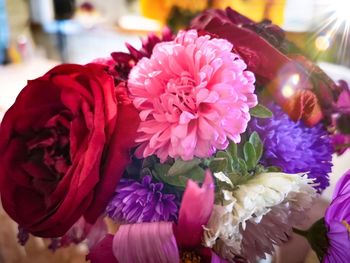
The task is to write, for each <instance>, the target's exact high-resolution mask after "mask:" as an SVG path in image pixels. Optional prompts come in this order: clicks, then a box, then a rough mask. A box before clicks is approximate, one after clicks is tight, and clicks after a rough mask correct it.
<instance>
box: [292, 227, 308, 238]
mask: <svg viewBox="0 0 350 263" xmlns="http://www.w3.org/2000/svg"><path fill="white" fill-rule="evenodd" d="M293 232H294V233H296V234H298V235H300V236H303V237H305V238H307V235H308V233H309V232H308V231H307V230H306V231H305V230H301V229H298V228H294V227H293Z"/></svg>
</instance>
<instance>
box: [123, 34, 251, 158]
mask: <svg viewBox="0 0 350 263" xmlns="http://www.w3.org/2000/svg"><path fill="white" fill-rule="evenodd" d="M232 47H233V46H232V44H230V43H229V42H228V41H226V40H224V39H217V38H213V39H211V37H210V36H208V35H204V36H198V34H197V31H195V30H190V31H181V32H180V33H179V34H178V35H177V37H176V38H175V40H174V41H169V42H163V43H159V44H157V45H156V46H155V47H154V49H153V53H152V55H151V57H150V58H146V57H144V58H142V59H141V60H140V61H139V62H138V64H137V65H136V66H134V67H133V69H132V70H131V72H130V75H129V81H128V87H129V90H130V93H131V95H132V96H133V97H134V105H135V107H136V108H137V109H138V110H139V111H140V118H141V123H140V126H139V132H140V136H139V137H138V138H137V142H139V143H140V144H141V145H140V147H139V148H138V150H137V152H136V155H137V156H138V157H147V156H150V155H153V154H156V155H157V156H158V157H159V158H160V159H161V161H165V160H166V159H167V157H168V156H170V157H173V158H176V157H181V158H182V159H183V160H191V159H192V158H193V157H194V156H197V157H208V156H211V155H212V154H213V153H214V152H215V151H216V150H217V149H225V148H226V147H227V146H228V143H229V139H230V140H232V141H234V142H236V143H238V142H239V141H240V134H241V133H243V132H244V131H245V130H246V127H247V123H248V121H249V120H250V115H249V108H251V107H254V106H255V105H256V104H257V98H256V95H255V94H254V81H255V77H254V75H253V73H251V72H250V71H247V70H245V69H246V67H247V66H246V64H245V63H244V61H243V60H242V59H241V58H240V57H239V56H238V55H237V54H235V53H232V52H231V51H232Z"/></svg>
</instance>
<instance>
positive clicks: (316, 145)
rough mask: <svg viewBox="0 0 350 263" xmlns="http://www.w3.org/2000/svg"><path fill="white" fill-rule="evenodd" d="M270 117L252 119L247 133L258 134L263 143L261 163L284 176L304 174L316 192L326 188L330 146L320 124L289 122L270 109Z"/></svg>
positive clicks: (279, 111) (331, 149)
mask: <svg viewBox="0 0 350 263" xmlns="http://www.w3.org/2000/svg"><path fill="white" fill-rule="evenodd" d="M270 108H271V110H272V112H273V114H274V116H273V117H272V118H268V119H253V120H252V121H251V123H250V130H251V131H256V132H258V133H259V135H260V137H261V139H262V141H263V143H264V149H265V151H264V154H263V157H262V163H263V164H264V165H266V166H278V167H280V168H281V169H282V171H283V172H285V173H301V172H308V177H309V178H314V179H315V183H318V185H317V186H315V188H316V189H317V190H318V191H321V190H323V189H325V188H326V187H327V186H328V185H329V180H328V173H330V172H331V168H332V163H331V161H332V152H333V148H332V144H331V139H330V138H329V137H328V135H327V132H326V131H325V130H324V128H323V126H322V125H321V124H319V125H316V126H314V127H312V128H309V127H307V126H306V125H305V124H303V123H302V122H300V121H298V122H293V121H292V120H291V119H289V117H288V115H287V114H285V113H284V112H283V111H282V110H281V108H280V107H278V106H277V105H273V106H271V107H270Z"/></svg>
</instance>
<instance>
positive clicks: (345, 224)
mask: <svg viewBox="0 0 350 263" xmlns="http://www.w3.org/2000/svg"><path fill="white" fill-rule="evenodd" d="M325 223H326V226H327V228H328V229H327V230H328V232H327V236H328V241H329V246H328V250H327V253H326V255H325V256H324V258H323V262H324V263H331V262H350V225H349V224H350V170H349V171H347V172H346V173H345V175H344V176H343V177H342V178H341V179H340V180H339V181H338V183H337V186H336V189H335V190H334V194H333V201H332V203H331V204H330V206H329V207H328V209H327V211H326V215H325Z"/></svg>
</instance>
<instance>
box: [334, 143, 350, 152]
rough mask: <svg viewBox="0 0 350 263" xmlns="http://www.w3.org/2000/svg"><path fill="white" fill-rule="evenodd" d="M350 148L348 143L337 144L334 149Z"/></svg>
mask: <svg viewBox="0 0 350 263" xmlns="http://www.w3.org/2000/svg"><path fill="white" fill-rule="evenodd" d="M348 147H350V143H344V144H339V145H337V146H336V147H335V149H336V150H340V149H343V148H348Z"/></svg>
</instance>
